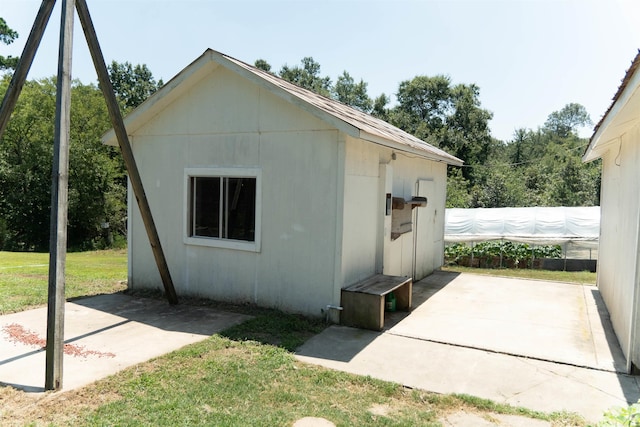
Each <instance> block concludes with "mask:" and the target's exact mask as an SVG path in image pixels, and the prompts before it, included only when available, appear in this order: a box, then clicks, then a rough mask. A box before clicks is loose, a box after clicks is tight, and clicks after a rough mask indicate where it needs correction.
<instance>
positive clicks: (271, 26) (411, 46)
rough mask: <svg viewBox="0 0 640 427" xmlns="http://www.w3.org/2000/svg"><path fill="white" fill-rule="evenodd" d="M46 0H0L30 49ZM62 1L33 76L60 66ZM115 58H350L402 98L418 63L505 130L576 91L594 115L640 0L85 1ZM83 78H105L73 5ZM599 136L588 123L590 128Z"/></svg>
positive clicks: (624, 60) (611, 87) (625, 56)
mask: <svg viewBox="0 0 640 427" xmlns="http://www.w3.org/2000/svg"><path fill="white" fill-rule="evenodd" d="M40 3H41V2H40V0H0V16H1V17H3V18H4V19H5V20H6V21H7V24H8V25H9V26H10V27H11V28H13V29H14V30H16V31H18V33H19V34H20V37H19V39H18V40H17V41H16V42H15V43H13V44H12V45H10V46H5V45H1V44H0V55H4V56H6V55H20V53H21V52H22V49H23V47H24V43H25V42H26V39H27V36H28V34H29V31H30V29H31V26H32V24H33V21H34V18H35V16H36V13H37V10H38V8H39V6H40ZM60 3H61V1H60V0H58V5H57V6H56V9H55V10H54V13H53V15H52V18H51V21H50V22H49V26H48V29H47V32H46V34H45V39H44V40H43V43H42V46H41V49H40V50H39V51H38V54H37V55H36V59H35V62H34V64H33V66H32V68H31V72H30V73H29V78H30V79H32V78H41V77H48V76H52V75H54V74H55V73H56V67H57V65H56V61H57V59H56V58H57V49H58V47H57V44H58V36H59V35H58V31H59V21H60V11H59V7H60ZM87 3H88V6H89V11H90V12H91V15H92V18H93V21H94V24H95V27H96V31H97V33H98V38H99V40H100V44H101V46H102V50H103V52H104V55H105V59H106V61H107V62H110V61H111V60H116V61H119V62H125V61H129V62H131V63H133V64H146V65H147V66H148V67H149V69H150V70H151V71H152V72H153V74H154V76H155V77H156V78H157V79H159V78H162V79H163V80H164V81H165V82H167V81H168V80H170V79H171V78H172V77H173V76H174V75H175V74H177V73H178V72H179V71H180V70H181V69H182V68H184V67H185V66H187V65H188V64H189V63H191V62H192V61H193V60H194V59H196V58H197V57H198V56H199V55H200V54H202V52H204V51H205V50H206V49H207V48H212V49H214V50H218V51H220V52H223V53H225V54H228V55H230V56H233V57H235V58H237V59H240V60H243V61H245V62H248V63H251V64H253V63H254V61H255V60H256V59H259V58H261V59H265V60H266V61H267V62H269V63H270V64H271V65H272V69H274V70H276V71H277V70H279V69H280V67H281V66H282V65H284V64H288V65H290V66H291V65H298V64H299V63H300V60H301V59H302V58H303V57H305V56H311V57H313V58H314V59H315V60H316V61H317V62H318V63H320V65H321V67H322V68H321V74H322V75H328V76H330V77H331V79H332V81H334V82H335V80H336V78H337V77H338V76H339V75H340V74H342V72H343V71H344V70H346V71H348V72H349V73H350V74H351V75H352V76H353V77H354V78H355V79H358V80H359V79H363V80H364V81H365V82H367V83H368V89H369V95H370V96H371V97H376V96H378V95H380V94H381V93H385V94H387V95H390V96H391V97H392V99H394V94H395V93H396V91H397V88H398V84H399V83H400V82H401V81H403V80H408V79H411V78H413V77H415V76H417V75H427V76H433V75H436V74H446V75H448V76H449V77H450V78H451V80H452V81H453V82H454V83H475V84H477V85H478V86H479V87H480V100H481V103H482V106H483V107H484V108H486V109H488V110H490V111H491V112H493V120H492V121H491V122H490V126H491V130H492V134H493V136H494V137H496V138H498V139H502V140H511V139H512V136H513V132H514V130H515V129H517V128H522V127H524V128H530V129H536V128H538V127H539V126H542V125H543V124H544V121H545V120H546V118H547V116H548V115H549V114H550V113H551V112H553V111H557V110H559V109H561V108H562V107H563V106H564V105H566V104H567V103H570V102H577V103H580V104H582V105H584V106H585V107H586V109H587V111H588V112H589V114H590V115H591V117H592V119H593V121H594V122H597V121H598V120H599V119H600V117H601V116H602V114H603V113H604V112H605V110H606V109H607V107H608V106H609V104H610V102H611V97H612V96H613V95H614V93H615V91H616V90H617V88H618V86H619V84H620V80H621V79H622V77H624V73H625V71H626V70H627V68H628V67H629V65H630V64H631V60H632V59H633V58H634V57H635V55H636V52H637V50H638V48H640V25H638V22H639V21H640V2H638V1H635V0H566V1H564V0H529V1H524V0H502V1H497V0H496V1H485V0H474V1H472V0H466V1H463V0H449V1H435V0H433V1H431V0H423V1H420V0H322V1H321V0H297V1H292V0H290V1H269V0H254V1H249V0H231V1H226V0H87ZM75 33H76V37H75V40H74V61H73V77H74V78H77V79H79V80H81V81H82V82H83V83H95V82H96V76H95V72H94V70H93V64H92V62H91V59H90V57H89V54H88V50H87V48H86V43H85V41H84V38H83V34H82V29H81V27H80V24H79V22H78V20H77V18H76V27H75ZM581 133H582V135H583V136H590V135H591V128H589V129H585V130H583V131H582V132H581Z"/></svg>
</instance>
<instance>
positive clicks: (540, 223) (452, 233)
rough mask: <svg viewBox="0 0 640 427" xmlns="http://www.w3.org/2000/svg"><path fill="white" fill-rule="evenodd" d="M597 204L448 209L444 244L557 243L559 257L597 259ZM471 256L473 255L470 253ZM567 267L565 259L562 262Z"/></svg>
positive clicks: (598, 231)
mask: <svg viewBox="0 0 640 427" xmlns="http://www.w3.org/2000/svg"><path fill="white" fill-rule="evenodd" d="M599 235H600V207H599V206H590V207H526V208H490V209H489V208H478V209H447V210H446V213H445V235H444V239H445V243H446V244H447V245H451V244H455V243H465V244H469V245H470V246H471V247H472V248H473V247H475V246H476V244H477V243H479V242H491V241H500V242H516V243H525V244H527V245H530V246H531V247H532V248H534V247H541V246H549V245H558V246H560V247H561V250H562V258H564V259H565V260H566V259H567V258H570V259H587V260H594V259H597V249H598V239H599ZM472 256H473V255H472ZM565 266H566V262H565Z"/></svg>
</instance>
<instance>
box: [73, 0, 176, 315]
mask: <svg viewBox="0 0 640 427" xmlns="http://www.w3.org/2000/svg"><path fill="white" fill-rule="evenodd" d="M76 10H77V11H78V16H79V17H80V23H81V24H82V29H83V31H84V35H85V38H86V39H87V44H88V45H89V51H90V52H91V57H92V58H93V65H94V66H95V68H96V72H97V74H98V81H99V82H100V87H101V89H102V93H103V95H104V97H105V100H106V101H107V108H108V110H109V116H110V118H111V125H112V126H113V129H114V131H115V134H116V138H117V139H118V145H120V150H121V152H122V157H123V159H124V163H125V165H126V167H127V172H128V173H129V180H130V181H131V187H132V188H133V192H134V194H135V196H136V200H137V202H138V207H139V208H140V215H141V216H142V221H143V222H144V226H145V229H146V230H147V235H148V236H149V243H150V244H151V249H152V251H153V256H154V258H155V261H156V265H157V266H158V270H159V272H160V277H161V279H162V284H163V285H164V290H165V293H166V295H167V299H168V300H169V303H170V304H177V303H178V296H177V295H176V291H175V288H174V287H173V281H172V280H171V274H170V273H169V267H168V266H167V260H166V259H165V256H164V252H163V251H162V245H161V244H160V238H159V237H158V230H157V229H156V226H155V223H154V221H153V216H152V215H151V208H150V207H149V201H148V200H147V196H146V194H145V191H144V187H143V185H142V179H141V178H140V172H139V171H138V166H137V165H136V160H135V158H134V156H133V150H132V149H131V144H130V143H129V136H128V135H127V130H126V128H125V126H124V122H123V120H122V114H120V107H119V106H118V102H117V101H116V96H115V94H114V91H113V86H112V85H111V80H110V79H109V73H108V71H107V66H106V64H105V62H104V56H103V55H102V50H101V49H100V44H99V43H98V37H97V36H96V32H95V28H94V27H93V22H92V20H91V16H90V15H89V9H88V8H87V3H86V1H85V0H76Z"/></svg>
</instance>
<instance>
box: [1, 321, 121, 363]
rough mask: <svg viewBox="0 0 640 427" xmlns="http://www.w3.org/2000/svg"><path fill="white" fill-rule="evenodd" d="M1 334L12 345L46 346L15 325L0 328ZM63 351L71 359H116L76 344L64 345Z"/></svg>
mask: <svg viewBox="0 0 640 427" xmlns="http://www.w3.org/2000/svg"><path fill="white" fill-rule="evenodd" d="M2 332H4V333H5V335H7V337H8V339H9V341H11V342H13V343H17V344H23V345H27V346H30V347H37V348H40V349H43V348H45V347H46V345H47V340H46V339H44V338H42V337H40V336H39V335H38V334H36V333H35V332H32V331H30V330H28V329H25V328H24V327H23V326H22V325H18V324H17V323H12V324H10V325H6V326H4V327H3V328H2ZM63 351H64V354H66V355H68V356H73V357H84V358H87V357H89V356H96V357H116V355H115V354H113V353H110V352H102V351H97V350H88V349H87V348H85V347H84V346H81V345H77V344H65V345H64V349H63Z"/></svg>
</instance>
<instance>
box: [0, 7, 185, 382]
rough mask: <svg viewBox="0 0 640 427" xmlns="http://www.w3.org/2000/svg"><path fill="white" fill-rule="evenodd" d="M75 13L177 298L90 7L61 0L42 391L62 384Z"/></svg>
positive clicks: (40, 23)
mask: <svg viewBox="0 0 640 427" xmlns="http://www.w3.org/2000/svg"><path fill="white" fill-rule="evenodd" d="M55 3H56V0H43V1H42V4H41V5H40V9H39V11H38V14H37V16H36V20H35V22H34V23H33V27H32V28H31V33H30V34H29V38H28V39H27V43H26V45H25V48H24V50H23V52H22V55H21V56H20V60H19V61H18V65H17V67H16V70H15V73H14V74H13V77H12V79H11V82H10V83H9V87H8V88H7V91H6V92H5V95H4V98H3V100H2V104H1V105H0V139H1V138H2V134H3V133H4V130H5V128H6V126H7V123H8V121H9V118H10V116H11V112H12V111H13V109H14V108H15V105H16V102H17V100H18V96H19V95H20V92H21V91H22V87H23V86H24V83H25V81H26V78H27V74H28V73H29V69H30V68H31V64H32V63H33V58H34V56H35V53H36V51H37V50H38V46H39V45H40V41H41V40H42V35H43V34H44V30H45V28H46V26H47V23H48V22H49V18H50V17H51V12H52V11H53V7H54V6H55ZM74 9H76V10H77V11H78V16H79V17H80V22H81V23H82V28H83V30H84V34H85V37H86V39H87V44H88V45H89V50H90V52H91V56H92V58H93V63H94V66H95V68H96V72H97V73H98V80H99V82H100V87H101V88H102V93H103V95H104V97H105V100H106V102H107V107H108V110H109V116H110V118H111V125H112V126H113V128H114V130H115V133H116V137H117V139H118V144H119V145H120V149H121V151H122V156H123V158H124V162H125V165H126V168H127V172H128V173H129V179H130V181H131V187H132V188H133V191H134V194H135V197H136V200H137V201H138V207H139V208H140V213H141V215H142V220H143V222H144V225H145V228H146V231H147V235H148V237H149V242H150V244H151V249H152V251H153V255H154V258H155V261H156V265H157V267H158V271H159V272H160V277H161V279H162V284H163V285H164V289H165V293H166V295H167V299H168V300H169V303H170V304H177V303H178V296H177V295H176V291H175V289H174V287H173V281H172V280H171V274H170V273H169V267H168V266H167V261H166V258H165V256H164V252H163V251H162V245H161V244H160V238H159V236H158V231H157V229H156V226H155V223H154V221H153V217H152V215H151V209H150V207H149V202H148V200H147V196H146V194H145V192H144V187H143V185H142V179H141V178H140V173H139V171H138V167H137V165H136V162H135V158H134V156H133V150H132V149H131V144H130V143H129V137H128V135H127V132H126V129H125V126H124V122H123V120H122V115H121V114H120V108H119V106H118V103H117V101H116V97H115V93H114V91H113V86H112V85H111V80H110V79H109V73H108V71H107V67H106V64H105V62H104V57H103V56H102V50H101V49H100V45H99V44H98V38H97V36H96V33H95V29H94V28H93V22H92V21H91V16H90V15H89V9H88V8H87V3H86V1H85V0H62V17H61V25H60V49H59V53H58V83H57V93H56V123H55V139H54V145H55V147H54V161H53V173H52V184H51V229H50V230H51V234H50V248H49V249H50V251H49V252H50V255H49V289H48V291H49V294H48V298H49V301H48V312H47V346H46V372H45V389H46V390H59V389H60V388H62V357H63V353H64V303H65V293H64V285H65V283H64V279H65V261H66V253H67V252H66V248H67V207H68V206H67V202H68V180H69V129H70V107H71V52H72V41H73V18H74V14H73V11H74Z"/></svg>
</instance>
